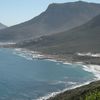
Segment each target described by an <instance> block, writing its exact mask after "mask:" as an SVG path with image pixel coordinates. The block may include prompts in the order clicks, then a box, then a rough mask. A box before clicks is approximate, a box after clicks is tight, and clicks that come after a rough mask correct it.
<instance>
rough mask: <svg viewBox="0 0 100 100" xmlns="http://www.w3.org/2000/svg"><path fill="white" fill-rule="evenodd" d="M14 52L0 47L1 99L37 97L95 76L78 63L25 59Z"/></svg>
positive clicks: (17, 99)
mask: <svg viewBox="0 0 100 100" xmlns="http://www.w3.org/2000/svg"><path fill="white" fill-rule="evenodd" d="M15 52H16V51H14V50H11V49H0V100H36V99H37V98H39V97H42V96H45V95H47V94H49V93H52V92H56V91H60V90H63V89H65V88H69V87H72V86H74V85H78V84H80V83H84V82H87V81H90V80H92V79H93V78H94V76H93V74H92V73H90V72H86V71H84V70H83V69H82V66H81V65H68V64H63V63H61V62H59V63H58V62H52V61H49V60H37V59H34V60H28V59H26V58H24V57H21V56H19V55H17V54H16V55H15Z"/></svg>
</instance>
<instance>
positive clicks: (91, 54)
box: [77, 52, 100, 57]
mask: <svg viewBox="0 0 100 100" xmlns="http://www.w3.org/2000/svg"><path fill="white" fill-rule="evenodd" d="M77 55H78V56H90V57H100V53H91V52H88V53H77Z"/></svg>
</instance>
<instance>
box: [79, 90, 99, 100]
mask: <svg viewBox="0 0 100 100" xmlns="http://www.w3.org/2000/svg"><path fill="white" fill-rule="evenodd" d="M80 100H100V91H99V90H95V91H94V92H89V93H88V94H87V95H86V96H85V99H82V98H81V99H80Z"/></svg>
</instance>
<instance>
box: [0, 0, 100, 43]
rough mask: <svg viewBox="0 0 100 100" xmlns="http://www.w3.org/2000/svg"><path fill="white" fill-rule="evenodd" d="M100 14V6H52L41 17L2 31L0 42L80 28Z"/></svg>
mask: <svg viewBox="0 0 100 100" xmlns="http://www.w3.org/2000/svg"><path fill="white" fill-rule="evenodd" d="M98 14H100V4H95V3H87V2H70V3H63V4H51V5H49V6H48V8H47V9H46V11H44V12H43V13H41V14H40V15H39V16H36V17H35V18H33V19H31V20H29V21H26V22H24V23H22V24H18V25H15V26H12V27H9V28H7V29H5V30H1V31H0V41H14V42H18V41H23V40H27V39H35V38H38V37H40V36H44V35H50V34H54V33H59V32H62V31H66V30H69V29H71V28H74V27H77V26H80V25H82V24H84V23H86V22H87V21H89V20H91V19H92V18H93V17H95V16H96V15H98Z"/></svg>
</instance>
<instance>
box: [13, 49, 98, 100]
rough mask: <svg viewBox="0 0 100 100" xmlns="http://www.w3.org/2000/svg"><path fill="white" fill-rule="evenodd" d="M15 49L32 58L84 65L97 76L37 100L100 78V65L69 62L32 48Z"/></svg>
mask: <svg viewBox="0 0 100 100" xmlns="http://www.w3.org/2000/svg"><path fill="white" fill-rule="evenodd" d="M15 51H18V52H20V53H21V52H22V53H26V56H31V57H32V59H40V60H49V61H53V62H61V63H63V64H77V65H82V67H83V68H82V69H83V70H85V71H87V72H91V73H93V75H94V76H95V78H94V79H93V80H92V81H87V82H84V83H81V84H78V85H74V86H72V87H70V88H66V89H63V90H62V91H58V92H53V93H50V94H48V95H46V96H43V97H40V98H39V99H37V100H49V99H50V98H52V97H55V96H57V95H59V94H61V93H64V92H66V91H68V90H72V89H75V88H78V87H81V86H84V85H88V84H90V83H91V82H94V81H98V80H100V68H99V66H100V65H93V64H85V63H84V62H68V61H66V59H62V60H61V58H58V59H55V57H54V56H52V55H47V54H46V55H43V54H42V53H40V52H37V51H31V50H28V49H22V48H15ZM34 54H35V56H34ZM24 57H25V56H24ZM32 59H29V58H28V60H32Z"/></svg>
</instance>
